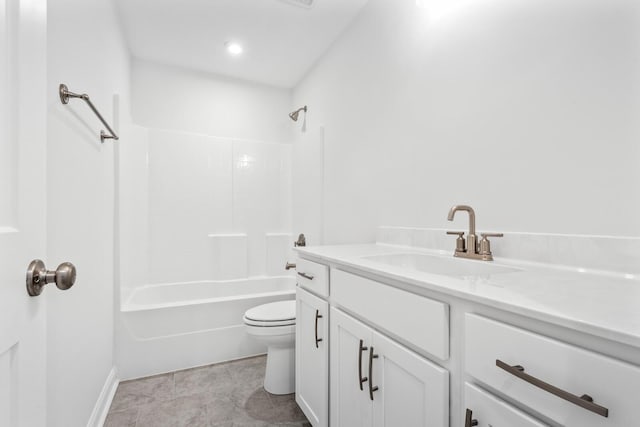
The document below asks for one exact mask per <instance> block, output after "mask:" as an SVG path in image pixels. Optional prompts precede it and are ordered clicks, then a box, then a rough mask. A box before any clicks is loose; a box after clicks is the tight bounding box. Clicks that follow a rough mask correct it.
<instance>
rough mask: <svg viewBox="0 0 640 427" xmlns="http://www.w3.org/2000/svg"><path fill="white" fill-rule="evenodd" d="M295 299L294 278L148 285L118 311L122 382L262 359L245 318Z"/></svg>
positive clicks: (133, 293) (262, 349)
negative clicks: (272, 304)
mask: <svg viewBox="0 0 640 427" xmlns="http://www.w3.org/2000/svg"><path fill="white" fill-rule="evenodd" d="M294 298H295V279H294V278H293V277H292V276H280V277H259V278H249V279H242V280H229V281H220V282H189V283H169V284H159V285H147V286H143V287H140V288H137V289H135V290H134V291H133V292H132V293H131V295H129V297H128V298H127V299H126V301H124V302H123V304H122V306H121V310H120V316H119V317H120V322H118V327H119V328H121V329H120V330H119V331H118V332H117V335H116V336H119V337H121V339H120V340H119V345H118V348H117V351H118V369H119V370H120V377H121V378H123V379H128V378H137V377H141V376H147V375H153V374H157V373H162V372H168V371H173V370H177V369H185V368H189V367H193V366H200V365H206V364H209V363H217V362H222V361H225V360H232V359H237V358H241V357H247V356H252V355H256V354H261V353H264V352H265V351H266V348H265V347H264V346H263V345H261V344H260V343H258V342H256V341H255V340H253V339H251V337H249V336H248V335H247V334H246V332H245V329H244V324H243V322H242V316H243V315H244V312H245V311H246V310H248V309H249V308H251V307H255V306H256V305H260V304H265V303H268V302H273V301H281V300H290V299H294Z"/></svg>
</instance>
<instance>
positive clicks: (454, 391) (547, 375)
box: [296, 244, 640, 427]
mask: <svg viewBox="0 0 640 427" xmlns="http://www.w3.org/2000/svg"><path fill="white" fill-rule="evenodd" d="M297 254H298V259H297V261H296V264H297V279H298V281H297V282H298V287H297V316H298V318H297V325H296V400H297V402H298V404H299V405H300V407H301V408H302V409H303V411H304V412H305V414H306V415H307V418H309V420H310V421H311V423H312V424H313V426H314V427H326V426H331V427H356V426H362V427H364V426H386V427H399V426H402V427H409V426H437V427H471V426H481V427H490V426H491V427H534V426H535V427H539V426H566V427H632V426H640V416H639V415H638V408H637V406H638V404H639V403H640V282H639V281H638V278H637V276H634V275H629V274H627V275H626V276H624V275H623V274H620V275H617V274H613V273H607V274H605V273H601V274H595V273H590V272H580V271H582V270H578V269H575V268H561V267H557V266H555V267H554V266H551V265H543V264H536V263H526V262H510V261H508V260H505V259H500V258H498V259H497V261H494V262H482V261H472V260H463V259H454V258H453V257H452V256H451V254H443V253H442V251H434V250H427V249H419V248H410V247H400V246H393V245H386V244H369V245H349V246H319V247H308V248H298V249H297Z"/></svg>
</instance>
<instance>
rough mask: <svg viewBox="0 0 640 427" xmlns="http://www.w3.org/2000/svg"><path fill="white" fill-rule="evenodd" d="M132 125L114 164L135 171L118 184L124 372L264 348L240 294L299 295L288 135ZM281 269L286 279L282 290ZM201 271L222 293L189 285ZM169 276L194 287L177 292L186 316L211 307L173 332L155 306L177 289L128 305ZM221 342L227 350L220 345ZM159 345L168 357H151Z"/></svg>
mask: <svg viewBox="0 0 640 427" xmlns="http://www.w3.org/2000/svg"><path fill="white" fill-rule="evenodd" d="M134 134H135V137H134V138H132V141H130V142H129V143H128V144H129V145H124V144H123V145H121V146H120V147H119V150H120V152H119V155H118V159H119V162H118V164H117V165H116V167H117V169H118V172H119V180H120V183H126V185H119V186H118V188H119V194H118V202H119V221H118V223H119V224H118V228H119V233H118V234H119V241H118V242H117V250H118V251H119V257H118V259H119V263H120V265H119V267H120V295H119V296H120V312H119V313H118V315H117V317H118V321H117V325H118V331H117V332H116V336H117V337H118V338H117V339H118V343H119V345H118V346H117V347H118V351H117V353H118V367H119V370H120V374H121V376H122V377H123V378H134V377H139V376H142V375H150V374H154V373H159V372H165V371H169V370H173V369H179V368H186V367H189V366H195V365H198V364H206V363H214V362H219V361H222V360H228V359H234V358H239V357H246V356H249V355H253V354H259V353H262V352H264V350H265V349H263V348H261V347H260V346H256V345H247V344H246V339H245V338H246V337H245V336H244V335H245V333H244V329H243V328H242V327H240V326H241V325H242V314H243V311H242V307H244V304H238V301H239V300H243V301H247V300H249V301H251V303H252V304H256V305H257V304H260V303H263V302H266V301H267V300H269V301H273V300H278V299H289V298H291V297H292V295H293V286H294V281H293V279H290V277H288V276H290V274H291V273H286V272H285V271H284V264H285V261H287V260H289V259H290V257H291V254H290V248H291V246H292V244H293V240H294V239H293V237H292V233H291V191H292V190H291V189H292V184H291V146H290V145H289V144H277V143H267V142H261V141H248V140H236V139H233V138H220V137H212V136H207V135H199V134H193V133H186V132H178V131H167V130H159V129H147V128H142V127H138V128H137V129H135V131H134ZM247 280H249V281H250V282H251V283H252V286H251V289H254V291H252V292H251V293H249V294H247V291H246V286H240V285H241V284H244V283H248V282H247ZM274 280H275V281H280V282H281V284H280V285H277V289H278V291H277V292H275V293H274V289H273V286H272V285H271V283H272V282H273V281H274ZM195 283H197V284H199V285H198V287H199V288H202V287H203V286H204V287H209V288H211V289H210V291H211V292H210V294H215V293H216V290H215V289H214V288H216V287H220V286H222V287H224V288H225V292H224V296H223V297H222V298H217V299H216V301H215V304H211V301H210V300H211V298H208V297H207V298H204V299H203V298H197V296H191V294H190V291H192V290H193V289H194V286H193V285H194V284H195ZM169 285H170V287H171V288H172V294H174V295H179V294H180V293H181V290H184V293H185V297H184V298H178V299H180V300H182V301H181V302H180V304H179V305H180V311H181V313H182V314H183V316H182V317H183V318H189V316H191V315H193V316H198V317H199V318H201V319H204V320H202V321H200V322H196V323H192V324H194V325H195V324H197V327H193V328H191V329H189V327H188V326H186V325H185V327H181V328H178V329H179V333H176V332H175V328H170V329H172V330H168V329H167V330H161V329H162V327H161V325H162V323H158V324H156V325H157V326H153V325H151V323H154V322H151V319H153V318H154V316H155V317H157V316H158V315H160V316H162V313H160V314H159V312H158V311H159V310H164V311H165V315H169V314H170V313H167V312H166V310H167V307H171V306H173V305H175V304H172V301H164V304H162V305H160V306H154V305H150V306H144V305H143V306H141V307H132V306H131V304H130V302H131V301H132V298H135V295H141V294H140V292H142V291H143V290H148V289H149V288H150V287H153V288H157V289H163V288H166V287H167V286H169ZM236 285H238V286H237V292H234V286H236ZM289 291H290V292H289ZM236 294H237V295H236ZM236 297H237V298H236ZM178 299H177V300H178ZM263 300H264V301H263ZM185 301H186V303H185ZM205 302H206V303H208V304H209V305H208V307H210V308H211V309H212V310H214V309H215V310H214V311H219V310H225V311H228V310H231V311H233V310H234V309H235V308H238V309H239V311H238V310H235V311H237V313H235V315H236V317H237V322H235V323H234V321H233V320H231V321H229V320H228V319H227V320H225V322H223V323H220V322H217V321H216V320H215V319H216V316H215V313H213V312H212V313H211V315H210V316H207V311H206V310H204V311H203V309H202V308H203V306H202V304H203V303H205ZM189 310H192V311H193V312H192V313H191V314H189ZM169 311H171V310H169ZM233 316H234V315H231V317H232V318H233ZM147 318H148V319H147ZM134 319H135V322H136V323H135V324H134V323H132V322H133V320H134ZM145 319H146V320H145ZM140 325H144V327H145V328H146V329H145V334H144V336H141V335H140V334H139V333H136V332H135V331H136V330H138V331H139V328H140ZM154 328H155V329H154ZM156 329H157V330H156ZM203 340H204V341H206V342H207V343H209V344H212V343H213V342H216V345H215V346H212V345H209V344H204V343H203ZM216 347H217V348H221V349H222V348H224V351H212V348H216ZM259 347H260V348H259ZM158 348H162V349H163V357H162V358H161V359H162V363H154V366H153V368H151V367H149V366H145V364H144V363H142V361H143V360H144V357H146V354H153V352H154V349H158ZM230 348H232V349H234V350H233V351H229V349H230ZM167 352H169V354H167Z"/></svg>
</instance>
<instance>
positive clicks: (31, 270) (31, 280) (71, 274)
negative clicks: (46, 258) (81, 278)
mask: <svg viewBox="0 0 640 427" xmlns="http://www.w3.org/2000/svg"><path fill="white" fill-rule="evenodd" d="M75 282H76V267H75V266H74V265H73V264H71V263H70V262H63V263H62V264H60V265H59V266H58V268H56V269H55V271H52V270H47V268H46V267H45V265H44V262H42V261H41V260H39V259H35V260H33V261H31V263H30V264H29V267H27V292H28V293H29V295H31V296H32V297H36V296H38V295H40V294H41V293H42V288H43V287H44V285H47V284H49V283H55V284H56V286H57V287H58V289H60V290H62V291H65V290H67V289H69V288H70V287H72V286H73V284H74V283H75Z"/></svg>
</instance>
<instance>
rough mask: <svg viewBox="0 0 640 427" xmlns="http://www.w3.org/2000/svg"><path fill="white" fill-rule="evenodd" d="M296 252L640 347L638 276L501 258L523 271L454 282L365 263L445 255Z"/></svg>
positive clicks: (383, 249)
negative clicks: (391, 256) (383, 258)
mask: <svg viewBox="0 0 640 427" xmlns="http://www.w3.org/2000/svg"><path fill="white" fill-rule="evenodd" d="M296 251H297V252H298V254H299V255H300V256H301V257H302V258H307V259H310V260H315V261H319V262H323V263H326V264H334V265H342V266H348V267H351V268H355V269H357V270H359V271H362V272H367V273H370V274H375V275H378V276H380V277H384V278H388V279H393V280H398V281H402V282H405V283H408V284H411V285H414V286H416V287H420V288H424V289H428V290H432V291H436V292H442V293H444V294H448V295H452V296H455V297H459V298H463V299H466V300H469V301H474V302H478V303H482V304H485V305H488V306H491V307H495V308H498V309H502V310H505V311H509V312H514V313H517V314H522V315H525V316H528V317H532V318H534V319H538V320H542V321H546V322H550V323H554V324H558V325H561V326H565V327H568V328H571V329H574V330H578V331H581V332H584V333H588V334H591V335H595V336H599V337H602V338H606V339H609V340H613V341H618V342H620V343H623V344H628V345H632V346H634V347H639V348H640V279H638V277H636V276H626V277H625V275H622V274H612V273H609V274H607V273H598V272H587V271H583V270H581V269H576V268H563V267H557V266H553V265H545V264H533V263H524V262H514V261H510V260H507V259H500V258H496V259H495V260H494V261H493V263H494V264H500V265H504V266H509V267H516V268H519V269H522V271H519V272H514V273H501V274H495V275H489V276H482V277H450V276H441V275H436V274H429V273H425V272H421V271H417V270H413V269H409V268H405V267H397V266H391V265H387V264H382V263H380V262H376V261H372V260H368V259H365V258H363V257H365V256H372V255H383V254H394V253H416V254H428V255H440V256H444V257H452V254H451V253H447V254H443V253H442V252H441V251H430V250H423V249H416V248H412V247H399V246H393V245H384V244H364V245H340V246H316V247H304V248H300V247H298V248H296ZM460 261H462V262H486V261H468V260H460Z"/></svg>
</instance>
